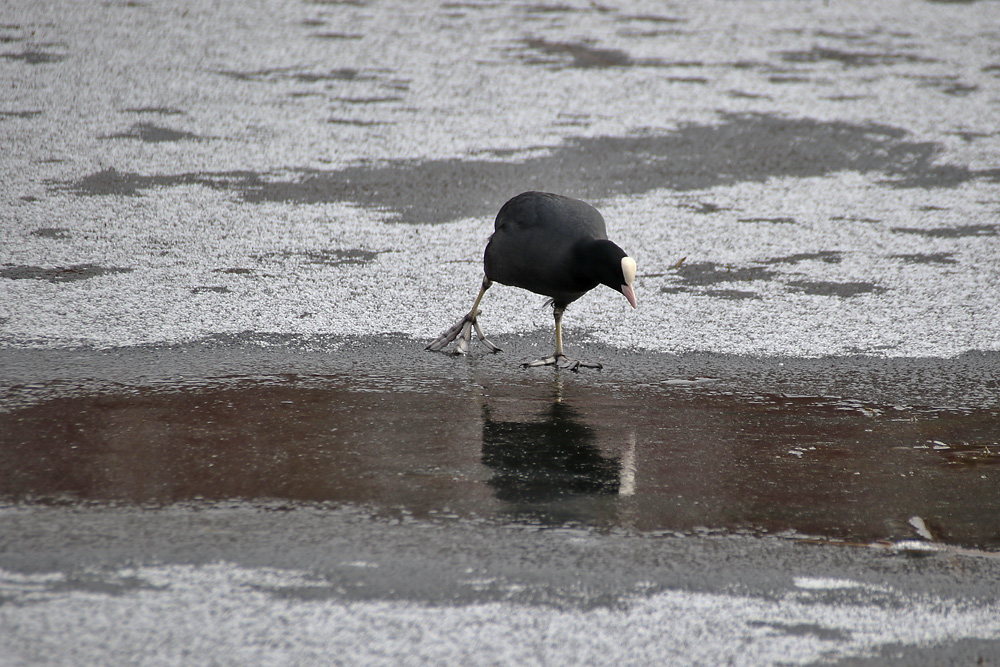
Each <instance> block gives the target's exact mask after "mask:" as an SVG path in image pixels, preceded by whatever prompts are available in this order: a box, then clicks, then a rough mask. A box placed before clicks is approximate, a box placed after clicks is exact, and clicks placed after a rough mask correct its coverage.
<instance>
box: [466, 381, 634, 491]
mask: <svg viewBox="0 0 1000 667" xmlns="http://www.w3.org/2000/svg"><path fill="white" fill-rule="evenodd" d="M483 463H484V464H485V465H486V466H488V467H489V468H490V469H491V470H492V471H493V476H492V477H491V478H490V479H489V481H488V482H487V483H488V484H489V485H490V486H491V487H492V488H493V489H494V491H495V493H496V497H497V499H499V500H505V501H515V502H530V503H536V502H545V501H549V500H554V499H557V498H559V497H561V496H566V495H569V494H616V493H618V492H619V490H620V487H621V472H622V463H621V461H620V459H619V458H618V457H607V456H604V455H603V454H602V453H601V450H600V449H599V448H598V446H597V435H596V433H595V431H594V429H592V428H591V427H590V426H587V425H586V424H584V423H583V422H582V421H581V419H580V416H579V414H578V413H577V411H576V410H575V409H574V408H573V407H572V406H570V405H567V404H566V403H564V402H562V401H561V400H558V398H557V399H556V400H554V401H553V402H552V403H551V405H549V407H548V408H547V409H546V410H545V411H544V412H543V413H542V414H540V415H537V416H534V417H533V418H532V417H529V418H526V419H524V420H522V421H518V420H503V419H498V418H496V417H494V416H493V411H492V410H491V409H490V407H489V405H488V404H487V405H485V406H484V407H483ZM633 478H634V474H633Z"/></svg>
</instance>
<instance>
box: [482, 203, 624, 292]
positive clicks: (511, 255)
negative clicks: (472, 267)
mask: <svg viewBox="0 0 1000 667" xmlns="http://www.w3.org/2000/svg"><path fill="white" fill-rule="evenodd" d="M607 237H608V235H607V230H606V227H605V224H604V218H603V217H602V216H601V214H600V212H598V211H597V209H595V208H594V207H593V206H591V205H590V204H587V203H585V202H582V201H579V200H576V199H571V198H569V197H563V196H561V195H555V194H549V193H545V192H525V193H522V194H520V195H517V196H516V197H514V198H513V199H511V200H510V201H508V202H507V203H506V204H504V205H503V207H502V208H501V209H500V212H499V213H498V214H497V218H496V222H495V224H494V232H493V236H491V237H490V242H489V244H488V245H487V246H486V253H485V257H484V266H485V269H486V276H487V278H489V279H490V280H493V281H496V282H499V283H502V284H505V285H513V286H515V287H521V288H523V289H526V290H529V291H532V292H535V293H537V294H544V295H546V296H550V297H552V298H553V299H555V300H556V301H557V302H560V303H564V304H565V303H569V302H570V301H573V300H575V299H578V298H579V297H580V296H582V295H583V294H584V293H585V292H587V291H588V290H590V289H592V288H593V287H594V286H595V285H596V283H594V282H592V281H590V280H581V278H580V276H579V273H580V272H579V268H578V267H577V266H575V265H574V249H575V248H576V247H577V246H578V245H579V244H580V243H581V242H583V243H585V242H587V241H593V240H599V239H606V238H607Z"/></svg>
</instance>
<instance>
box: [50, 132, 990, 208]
mask: <svg viewBox="0 0 1000 667" xmlns="http://www.w3.org/2000/svg"><path fill="white" fill-rule="evenodd" d="M906 137H907V134H906V132H905V131H903V130H901V129H898V128H894V127H891V126H887V125H879V124H853V123H845V122H821V121H816V120H812V119H787V118H782V117H779V116H774V115H765V114H726V115H724V116H722V122H721V123H720V124H717V125H697V124H689V125H685V126H682V127H680V128H679V129H677V130H676V131H674V132H669V133H666V134H652V135H646V136H628V137H595V138H574V139H569V140H567V141H565V142H564V143H562V144H560V145H558V146H555V147H553V148H552V149H551V150H550V151H549V152H547V153H546V154H541V155H533V156H531V157H528V158H525V159H522V160H520V161H498V160H484V159H435V160H410V159H402V160H394V161H389V162H386V163H381V164H375V165H367V164H366V165H357V166H352V167H346V168H343V169H335V170H320V169H302V168H299V169H290V170H288V172H287V173H281V174H267V173H260V172H253V171H228V172H189V173H183V174H154V175H142V174H137V173H130V172H118V171H116V170H114V169H105V170H102V171H99V172H96V173H94V174H91V175H89V176H86V177H84V178H82V179H79V180H77V181H72V182H51V183H50V187H51V188H53V189H54V190H57V191H68V192H72V193H74V194H77V195H80V196H90V195H107V194H117V195H127V196H136V195H140V194H141V193H142V191H143V190H146V189H150V188H154V187H167V186H175V185H189V184H198V185H203V186H205V187H208V188H212V189H217V190H222V191H230V192H233V193H235V194H236V195H237V196H239V197H240V198H242V199H243V200H244V201H248V202H256V203H262V202H294V203H305V204H309V203H328V202H352V203H356V204H358V205H361V206H369V207H372V208H375V209H379V210H386V209H388V210H390V211H392V212H393V213H394V214H395V216H396V219H397V220H398V221H400V222H410V223H434V222H448V221H452V220H457V219H462V218H471V217H489V218H492V217H493V216H494V215H495V214H496V210H497V208H498V207H499V206H500V204H501V203H503V202H504V201H506V200H507V199H509V198H510V197H512V196H514V195H516V194H518V193H519V192H523V191H525V190H529V189H536V190H546V191H552V192H562V193H566V194H568V195H571V196H575V197H578V198H582V199H585V200H589V201H600V200H601V199H604V198H607V197H612V196H616V195H622V194H625V195H635V194H643V193H647V192H650V191H652V190H656V189H660V188H670V189H673V190H678V191H687V190H704V189H709V188H712V187H717V186H725V185H732V184H735V183H741V182H765V181H767V180H768V179H771V178H775V177H802V178H806V177H815V176H823V175H827V174H832V173H838V172H844V171H853V172H859V173H875V174H880V175H881V174H884V175H885V176H886V179H885V180H884V181H883V183H885V184H886V185H888V186H891V187H902V188H906V187H954V186H957V185H959V184H961V183H964V182H967V181H970V180H974V179H988V180H992V181H1000V169H989V170H974V169H971V168H969V167H965V166H959V165H942V164H937V163H936V160H937V159H938V158H939V157H940V155H941V153H942V150H943V148H942V146H941V145H940V144H937V143H934V142H927V141H920V142H918V141H910V140H908V139H907V138H906ZM762 143H763V144H766V145H769V146H778V147H780V150H768V151H762V150H761V145H762Z"/></svg>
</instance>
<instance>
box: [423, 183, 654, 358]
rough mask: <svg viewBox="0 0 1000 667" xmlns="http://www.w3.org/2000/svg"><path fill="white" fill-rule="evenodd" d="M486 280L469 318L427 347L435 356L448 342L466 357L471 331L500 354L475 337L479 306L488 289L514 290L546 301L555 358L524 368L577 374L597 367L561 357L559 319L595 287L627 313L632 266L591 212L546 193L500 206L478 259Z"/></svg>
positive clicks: (580, 204) (632, 296)
mask: <svg viewBox="0 0 1000 667" xmlns="http://www.w3.org/2000/svg"><path fill="white" fill-rule="evenodd" d="M483 268H484V270H485V274H486V277H485V278H484V279H483V285H482V288H481V289H480V292H479V296H478V297H477V298H476V302H475V304H474V305H473V307H472V310H471V311H469V314H468V315H466V316H465V317H464V318H462V319H461V320H460V321H459V322H458V323H457V324H455V325H454V326H453V327H451V328H450V329H448V330H447V331H445V332H444V333H443V334H442V335H441V336H440V337H439V338H437V339H436V340H435V341H434V342H432V343H431V344H430V345H428V349H430V350H435V351H437V350H442V349H444V348H445V347H446V346H447V345H448V343H450V342H452V341H453V340H455V339H456V338H459V337H460V336H461V337H460V338H459V342H458V344H457V345H456V348H455V353H456V354H463V353H464V352H466V351H467V350H468V346H469V342H470V340H471V335H472V330H473V329H475V331H476V334H477V336H478V337H479V340H481V341H482V342H483V343H484V344H485V345H486V346H487V347H489V348H490V349H491V350H493V351H494V352H499V351H500V348H498V347H497V346H496V345H494V344H493V343H491V342H490V341H489V340H487V339H486V337H485V336H484V335H483V333H482V330H481V329H480V327H479V323H478V321H477V317H478V315H479V302H480V301H481V300H482V298H483V294H485V292H486V290H487V289H489V287H490V286H491V285H492V284H493V283H494V282H497V283H501V284H503V285H511V286H513V287H520V288H522V289H526V290H528V291H531V292H535V293H536V294H542V295H544V296H548V297H550V298H551V299H552V305H553V308H554V315H555V324H556V351H555V353H554V354H553V355H552V356H550V357H546V358H544V359H538V360H536V361H533V362H530V363H529V364H526V365H529V366H542V365H556V366H560V367H564V368H571V369H573V370H577V369H578V368H579V367H580V366H589V367H595V368H600V364H596V363H592V362H582V361H579V360H576V359H568V358H567V357H566V356H565V355H564V354H563V351H562V328H561V322H562V314H563V311H564V310H565V309H566V306H567V305H569V304H570V303H572V302H573V301H576V300H577V299H579V298H580V297H581V296H583V295H584V294H586V293H587V292H589V291H590V290H592V289H593V288H595V287H597V286H598V285H601V284H603V285H607V286H608V287H610V288H612V289H614V290H617V291H619V292H621V293H622V294H623V295H624V296H625V297H626V298H627V299H628V301H629V303H630V304H632V306H633V307H635V305H636V303H635V293H634V291H633V288H632V283H633V281H634V279H635V262H634V261H633V260H632V258H630V257H628V255H626V253H625V251H624V250H622V249H621V248H619V247H618V246H617V245H615V244H614V243H613V242H611V241H609V240H608V234H607V228H606V226H605V224H604V218H603V217H602V216H601V214H600V212H598V211H597V209H595V208H594V207H593V206H591V205H590V204H587V203H585V202H582V201H579V200H577V199H571V198H569V197H564V196H562V195H556V194H550V193H546V192H525V193H522V194H519V195H517V196H516V197H514V198H513V199H511V200H510V201H508V202H507V203H506V204H504V205H503V207H501V209H500V212H499V213H498V214H497V217H496V222H495V223H494V232H493V235H492V236H491V237H490V240H489V243H487V245H486V251H485V253H484V255H483Z"/></svg>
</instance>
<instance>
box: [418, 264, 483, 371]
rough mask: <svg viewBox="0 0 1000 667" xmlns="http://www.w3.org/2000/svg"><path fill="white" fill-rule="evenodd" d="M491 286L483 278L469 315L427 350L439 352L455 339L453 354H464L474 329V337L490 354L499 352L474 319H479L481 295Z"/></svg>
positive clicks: (438, 338)
mask: <svg viewBox="0 0 1000 667" xmlns="http://www.w3.org/2000/svg"><path fill="white" fill-rule="evenodd" d="M492 284H493V281H491V280H490V279H489V278H483V285H482V287H480V288H479V296H477V297H476V302H475V303H474V304H472V310H470V311H469V313H468V314H467V315H466V316H465V317H463V318H462V319H460V320H459V321H458V322H456V323H455V324H454V325H452V326H451V328H449V329H448V330H447V331H445V332H444V333H442V334H441V335H440V336H438V337H437V338H436V339H434V341H433V342H431V344H430V345H428V346H427V349H428V350H431V351H432V352H439V351H441V350H443V349H444V348H445V347H447V346H448V344H449V343H451V342H452V341H453V340H455V339H456V338H457V339H458V343H456V344H455V352H454V353H455V354H465V353H466V352H467V351H468V350H469V343H471V342H472V331H473V329H475V331H476V336H477V337H478V338H479V340H480V342H482V343H483V344H484V345H485V346H486V347H488V348H489V349H490V351H492V352H500V348H499V347H497V346H496V345H494V344H493V343H492V341H490V340H489V339H488V338H486V336H485V335H483V330H482V329H481V328H480V327H479V321H478V320H477V319H476V318H478V317H479V313H480V312H481V311H480V310H479V302H480V301H482V300H483V295H484V294H486V290H488V289H489V288H490V286H491V285H492Z"/></svg>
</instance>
